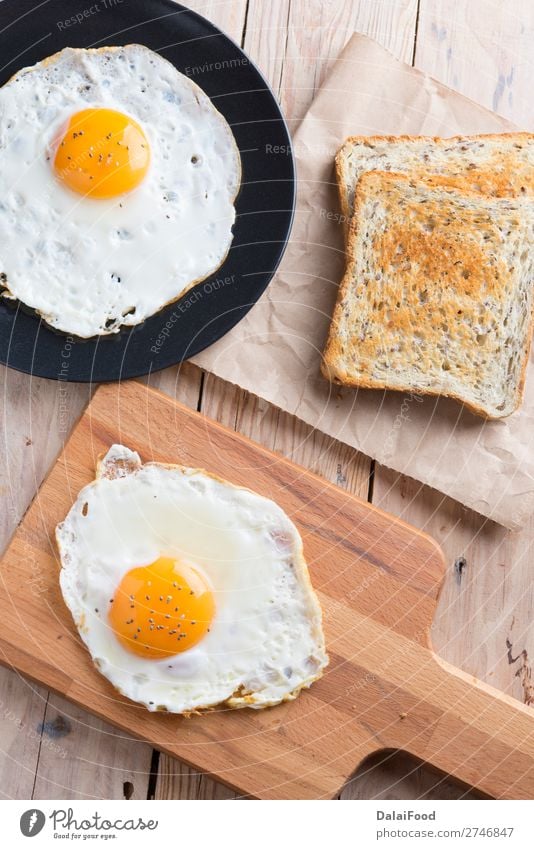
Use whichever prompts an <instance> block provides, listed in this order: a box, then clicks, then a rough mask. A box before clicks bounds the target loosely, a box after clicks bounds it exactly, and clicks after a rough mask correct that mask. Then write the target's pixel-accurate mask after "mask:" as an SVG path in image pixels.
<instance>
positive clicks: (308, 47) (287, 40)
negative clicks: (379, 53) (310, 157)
mask: <svg viewBox="0 0 534 849" xmlns="http://www.w3.org/2000/svg"><path fill="white" fill-rule="evenodd" d="M416 18H417V0H396V2H395V3H392V2H391V0H377V2H370V0H361V1H360V2H354V0H330V1H329V2H326V3H325V2H324V0H291V2H290V0H278V2H275V3H264V2H262V0H251V2H250V5H249V16H248V23H247V34H246V43H245V47H246V49H247V50H248V52H249V53H250V55H251V58H252V59H253V60H254V61H255V62H257V64H258V65H259V67H260V68H261V69H262V70H263V72H264V73H265V74H266V76H267V79H268V80H269V82H270V83H271V85H272V86H273V88H274V90H275V91H277V92H279V97H280V102H281V105H282V109H283V111H284V114H285V116H286V119H287V120H288V122H289V127H290V130H291V131H293V130H294V129H295V128H296V126H297V124H298V122H299V121H300V120H301V119H302V118H303V117H304V114H305V112H306V110H307V109H308V107H309V106H310V104H311V102H312V100H313V97H314V94H315V91H316V90H317V88H318V87H319V86H320V85H321V83H322V81H323V79H324V77H325V75H326V73H327V71H328V68H329V67H330V65H331V63H332V62H333V61H334V60H335V59H336V57H337V56H338V55H339V53H340V52H341V50H342V48H343V47H344V45H345V44H346V42H347V41H348V39H349V38H350V36H351V35H352V33H353V32H355V31H356V32H362V33H364V34H368V35H369V36H371V38H375V39H376V40H377V41H379V42H380V43H381V44H383V45H384V47H386V48H387V49H388V50H391V52H392V53H394V54H395V55H396V56H397V57H398V58H400V59H407V60H408V61H410V60H411V58H412V54H413V47H414V34H415V22H416Z"/></svg>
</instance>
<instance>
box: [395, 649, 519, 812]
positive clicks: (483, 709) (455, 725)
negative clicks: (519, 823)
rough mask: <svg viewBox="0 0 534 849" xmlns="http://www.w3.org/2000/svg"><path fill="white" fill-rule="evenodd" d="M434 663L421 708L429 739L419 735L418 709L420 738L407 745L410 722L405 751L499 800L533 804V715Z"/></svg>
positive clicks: (486, 687)
mask: <svg viewBox="0 0 534 849" xmlns="http://www.w3.org/2000/svg"><path fill="white" fill-rule="evenodd" d="M433 658H434V663H432V664H431V665H430V666H431V668H430V669H428V668H427V669H426V670H425V677H426V678H427V686H428V690H427V697H426V702H425V705H424V706H421V711H423V710H425V711H427V718H428V724H427V731H430V734H428V733H427V734H424V733H420V729H421V724H420V723H421V719H422V713H421V712H419V713H418V711H417V708H414V713H415V714H418V726H417V727H418V729H419V733H418V734H417V733H416V734H413V735H412V737H411V739H408V736H407V735H409V734H410V723H409V722H408V723H407V724H406V729H405V730H404V731H402V732H401V736H403V737H404V738H405V739H404V740H403V741H402V742H401V741H399V742H401V745H400V748H403V749H405V750H407V751H409V752H410V753H411V754H413V755H415V756H416V757H418V758H420V759H422V760H425V761H427V762H428V763H431V764H433V765H434V766H435V767H438V768H439V769H441V770H442V771H443V772H446V773H449V774H453V775H455V776H456V778H458V779H459V780H461V781H463V782H465V783H466V784H469V785H471V786H472V787H476V788H477V789H478V790H481V791H482V792H484V793H486V794H488V795H489V796H492V797H494V798H496V799H499V798H503V799H506V798H509V799H518V798H528V799H532V798H534V722H533V719H534V713H533V712H532V710H531V709H530V708H528V707H526V706H525V705H522V704H521V702H518V701H517V700H515V699H512V698H510V697H509V696H506V695H504V694H503V693H501V692H499V691H498V690H495V689H494V688H493V687H490V686H489V685H486V684H484V683H483V682H482V681H478V680H477V679H476V678H474V677H472V676H470V675H468V674H466V673H464V672H462V671H461V670H459V669H457V668H456V667H454V666H452V665H451V664H449V663H447V662H446V661H443V660H441V659H439V658H437V657H436V656H435V655H433ZM429 673H430V674H429ZM429 705H431V707H430V706H429ZM406 719H408V720H409V714H408V715H407V717H406ZM400 725H402V723H400Z"/></svg>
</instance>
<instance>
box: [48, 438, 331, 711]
mask: <svg viewBox="0 0 534 849" xmlns="http://www.w3.org/2000/svg"><path fill="white" fill-rule="evenodd" d="M56 537H57V542H58V546H59V551H60V556H61V567H62V568H61V573H60V584H61V590H62V593H63V598H64V599H65V603H66V605H67V607H68V608H69V610H70V612H71V614H72V616H73V619H74V622H75V624H76V627H77V628H78V631H79V633H80V636H81V638H82V640H83V642H84V643H85V645H86V646H87V649H88V651H89V653H90V655H91V657H92V659H93V661H94V663H95V664H96V666H97V667H98V669H99V670H100V672H101V673H102V675H104V676H105V677H106V678H107V679H108V680H109V681H110V682H111V683H112V684H113V685H114V686H115V687H116V688H117V689H118V690H119V691H120V692H121V693H123V694H124V695H125V696H127V697H128V698H130V699H133V700H134V701H136V702H140V703H142V704H143V705H145V706H146V707H147V708H148V709H149V710H151V711H155V710H167V711H171V712H174V713H190V712H194V711H199V710H203V709H207V708H210V707H215V706H216V705H224V706H226V707H230V708H241V707H247V706H248V707H253V708H264V707H267V706H269V705H275V704H278V703H279V702H282V701H284V700H288V699H294V698H295V697H296V696H297V695H298V694H299V692H300V690H301V689H302V688H303V687H309V686H310V685H311V684H312V682H313V681H315V680H316V679H317V678H319V677H320V676H321V675H322V673H323V670H324V668H325V666H326V665H327V663H328V657H327V655H326V652H325V645H324V637H323V632H322V624H321V609H320V606H319V602H318V600H317V597H316V595H315V593H314V591H313V588H312V586H311V582H310V578H309V574H308V568H307V565H306V562H305V560H304V556H303V548H302V540H301V538H300V535H299V533H298V531H297V529H296V527H295V526H294V525H293V523H292V522H291V521H290V519H289V518H288V516H287V515H286V514H285V513H284V511H283V510H282V509H281V508H280V507H279V506H278V505H277V504H276V503H275V502H274V501H271V500H269V499H267V498H264V497H263V496H260V495H258V494H256V493H254V492H252V491H250V490H248V489H244V488H240V487H237V486H233V485H232V484H230V483H228V482H227V481H224V480H221V479H218V478H216V477H214V476H213V475H209V474H208V473H206V472H203V471H199V470H198V469H190V468H185V467H183V466H167V465H161V464H158V463H147V464H144V465H143V464H142V463H141V461H140V458H139V455H138V454H136V453H135V452H133V451H131V450H129V449H128V448H125V447H124V446H121V445H113V446H112V447H111V448H110V450H109V451H108V453H107V455H106V456H105V457H104V459H103V460H102V461H101V463H100V464H99V466H98V470H97V477H96V480H95V481H94V482H93V483H91V484H89V485H88V486H86V487H84V489H83V490H82V491H81V492H80V494H79V496H78V498H77V500H76V502H75V504H74V505H73V507H72V509H71V510H70V512H69V514H68V515H67V517H66V519H65V520H64V522H62V523H61V524H60V525H58V527H57V529H56Z"/></svg>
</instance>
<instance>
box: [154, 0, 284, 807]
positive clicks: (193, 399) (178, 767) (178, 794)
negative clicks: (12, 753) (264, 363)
mask: <svg viewBox="0 0 534 849" xmlns="http://www.w3.org/2000/svg"><path fill="white" fill-rule="evenodd" d="M247 5H248V4H247V2H246V0H224V2H219V0H209V2H205V0H193V2H190V3H188V6H189V8H190V9H193V10H194V11H195V12H198V13H199V14H201V15H204V16H205V17H206V18H208V19H209V20H210V21H212V22H213V23H214V24H216V26H218V27H220V28H221V29H222V30H223V32H225V33H226V34H227V35H229V36H230V38H233V39H234V41H236V42H237V43H238V44H241V43H242V41H243V36H244V32H245V27H246V23H247V20H248V19H250V18H251V17H253V16H251V14H250V12H249V13H248V14H247ZM281 5H282V4H281V3H280V2H277V3H275V4H273V10H276V9H278V7H279V6H281ZM184 369H186V370H188V371H186V373H187V378H186V381H187V383H188V384H189V385H191V386H193V387H196V386H198V391H197V392H196V395H195V391H194V389H193V391H192V392H189V393H188V394H187V396H184V394H183V393H182V394H180V395H176V393H175V391H174V383H175V379H176V378H177V377H178V375H183V373H184ZM154 378H155V379H154ZM202 382H203V375H202V373H201V372H200V370H199V369H197V368H196V367H195V366H191V365H189V364H184V365H182V366H176V367H174V368H171V369H165V371H163V372H160V374H159V375H157V376H153V377H152V378H151V379H150V385H151V386H154V387H155V388H157V389H161V390H162V391H163V392H166V393H167V394H168V395H170V396H171V397H173V398H176V399H177V400H180V401H182V402H183V403H185V404H187V405H188V406H190V407H192V409H197V405H198V404H199V403H200V397H201V394H200V389H201V385H202ZM228 391H229V392H230V391H231V387H228ZM155 763H156V769H157V779H156V785H155V790H154V794H155V798H156V799H233V798H235V797H236V794H235V792H234V791H233V790H231V789H230V788H228V787H226V786H225V785H223V784H221V783H220V782H217V781H213V780H212V779H211V778H209V777H208V776H205V775H202V774H199V773H197V772H196V771H195V770H193V769H191V768H190V767H188V766H187V765H186V764H184V763H181V762H180V761H178V760H176V759H175V758H171V757H169V756H168V755H164V754H161V755H160V754H159V753H157V755H156V757H155Z"/></svg>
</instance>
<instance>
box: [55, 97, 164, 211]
mask: <svg viewBox="0 0 534 849" xmlns="http://www.w3.org/2000/svg"><path fill="white" fill-rule="evenodd" d="M56 145H57V148H56V155H55V159H54V170H55V172H56V176H57V177H58V179H59V180H61V182H62V183H64V184H65V185H66V186H68V188H69V189H72V190H73V191H75V192H78V194H80V195H89V196H90V197H94V198H112V197H116V196H117V195H123V194H125V193H126V192H131V191H132V189H135V188H136V187H137V186H138V185H139V184H140V183H141V181H142V180H143V179H144V177H145V175H146V172H147V170H148V165H149V162H150V148H149V145H148V141H147V138H146V136H145V134H144V132H143V130H142V129H141V127H140V126H139V124H138V123H137V122H136V121H134V120H133V118H130V117H129V116H128V115H124V114H123V113H122V112H116V111H115V110H114V109H83V110H82V111H81V112H76V113H75V114H74V115H72V116H71V118H70V119H69V121H68V122H67V125H66V127H64V128H63V129H62V131H61V133H60V135H59V137H58V139H57V140H56Z"/></svg>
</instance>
